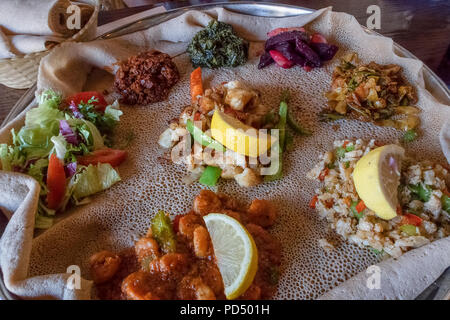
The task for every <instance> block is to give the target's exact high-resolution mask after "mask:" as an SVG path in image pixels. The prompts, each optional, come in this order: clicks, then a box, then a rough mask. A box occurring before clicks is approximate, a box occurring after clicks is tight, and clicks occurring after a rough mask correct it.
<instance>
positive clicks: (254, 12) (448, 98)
mask: <svg viewBox="0 0 450 320" xmlns="http://www.w3.org/2000/svg"><path fill="white" fill-rule="evenodd" d="M211 2H212V3H209V4H198V1H195V0H192V1H182V2H167V3H163V4H161V5H162V6H164V8H165V9H166V10H167V11H165V12H163V13H158V14H153V15H149V16H148V17H146V18H140V19H138V20H135V21H130V20H128V19H124V20H126V22H124V23H123V25H120V26H115V27H114V29H111V30H108V31H107V32H105V33H104V34H102V35H100V36H99V37H98V39H110V38H115V37H118V36H121V35H125V34H129V33H133V32H136V31H139V30H143V29H147V28H149V27H152V26H155V25H157V24H160V23H162V22H164V21H167V20H170V19H173V18H175V17H177V16H179V15H181V14H183V13H185V12H186V11H188V10H208V9H213V8H225V9H227V10H229V11H233V12H237V13H241V14H246V15H250V16H260V17H271V18H281V17H292V16H299V15H304V14H309V13H312V12H314V11H315V10H314V9H309V8H304V7H299V6H293V5H286V4H278V3H270V2H254V1H239V2H234V1H220V2H218V1H211ZM364 29H365V31H366V32H367V33H371V34H378V33H376V32H374V31H373V30H369V29H367V28H364ZM394 51H395V53H396V54H397V55H398V56H402V57H407V58H412V59H416V60H419V59H418V58H417V57H416V56H414V55H413V54H412V53H411V52H409V51H408V50H406V49H405V48H403V47H402V46H400V45H398V44H396V43H395V42H394ZM423 76H424V81H425V87H426V89H427V90H428V91H429V92H430V93H431V94H432V95H433V96H434V97H435V98H436V99H437V100H438V101H439V102H441V103H443V104H450V89H449V88H448V87H447V86H446V84H445V83H444V82H443V81H442V80H441V79H440V78H439V77H438V76H437V75H436V74H435V73H434V72H433V71H432V70H431V69H430V68H429V67H427V66H426V65H424V68H423ZM35 91H36V84H35V85H34V86H32V87H31V88H30V89H28V90H27V91H26V92H25V94H24V95H23V96H22V97H21V98H20V99H19V100H18V101H17V103H16V104H15V105H14V107H13V108H12V109H11V111H10V112H9V114H8V115H7V116H6V118H5V120H4V121H3V123H2V124H1V126H0V128H1V127H3V126H5V125H6V124H7V123H8V122H10V121H11V120H13V119H14V118H15V117H17V116H18V115H19V114H20V113H21V112H23V111H24V110H25V109H27V108H29V107H31V106H33V105H34V104H35V103H36V101H35ZM5 226H6V225H3V223H0V237H1V235H2V234H3V230H4V227H5ZM449 270H450V269H448V270H447V271H446V272H444V274H443V275H442V276H441V278H439V279H438V280H437V281H436V282H434V283H433V284H432V285H431V286H430V288H428V289H430V290H432V291H433V292H434V291H435V290H433V289H435V287H436V286H437V287H438V288H439V287H445V285H444V286H442V285H438V284H441V282H442V281H443V282H444V283H448V281H449V280H450V274H449V272H448V271H449ZM443 278H444V279H443ZM432 286H434V287H433V288H431V287H432ZM428 289H427V290H428ZM427 290H425V291H424V293H423V294H421V295H420V296H419V297H418V298H420V299H433V298H436V297H435V295H434V294H433V295H429V294H427V292H426V291H427ZM2 299H5V300H16V299H18V297H17V296H14V295H13V294H11V293H10V292H8V290H7V289H6V287H5V284H4V282H3V276H2V274H1V270H0V300H2Z"/></svg>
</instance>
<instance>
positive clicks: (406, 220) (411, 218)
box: [402, 213, 422, 227]
mask: <svg viewBox="0 0 450 320" xmlns="http://www.w3.org/2000/svg"><path fill="white" fill-rule="evenodd" d="M402 224H412V225H413V226H416V227H419V226H420V225H421V224H422V218H420V217H418V216H416V215H414V214H411V213H405V214H404V215H403V217H402Z"/></svg>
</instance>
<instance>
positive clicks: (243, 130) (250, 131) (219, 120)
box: [211, 110, 271, 158]
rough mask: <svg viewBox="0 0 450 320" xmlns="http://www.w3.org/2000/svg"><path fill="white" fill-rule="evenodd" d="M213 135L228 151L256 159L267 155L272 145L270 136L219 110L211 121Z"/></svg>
mask: <svg viewBox="0 0 450 320" xmlns="http://www.w3.org/2000/svg"><path fill="white" fill-rule="evenodd" d="M211 135H212V137H213V138H214V139H215V140H217V141H218V142H220V143H221V144H223V145H224V146H226V147H227V148H228V149H230V150H233V151H234V152H236V153H239V154H242V155H245V156H249V157H255V158H256V157H258V156H260V155H262V154H264V153H266V152H267V150H268V149H269V148H270V143H271V141H270V135H268V134H264V133H261V132H258V130H256V129H255V128H253V127H250V126H248V125H246V124H245V123H243V122H241V121H239V120H238V119H236V118H234V117H232V116H230V115H228V114H226V113H223V112H221V111H219V110H216V111H214V115H213V117H212V120H211Z"/></svg>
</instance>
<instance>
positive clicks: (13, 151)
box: [0, 143, 25, 171]
mask: <svg viewBox="0 0 450 320" xmlns="http://www.w3.org/2000/svg"><path fill="white" fill-rule="evenodd" d="M0 162H1V164H2V168H1V169H2V170H5V171H12V170H13V169H14V167H16V166H18V167H22V166H23V165H24V164H25V155H24V154H23V152H22V151H21V150H20V148H19V147H16V146H8V145H7V144H5V143H2V144H0Z"/></svg>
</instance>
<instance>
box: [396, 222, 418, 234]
mask: <svg viewBox="0 0 450 320" xmlns="http://www.w3.org/2000/svg"><path fill="white" fill-rule="evenodd" d="M400 230H401V231H403V232H404V233H406V234H407V235H409V236H416V235H417V229H416V226H413V225H412V224H404V225H402V226H400Z"/></svg>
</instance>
